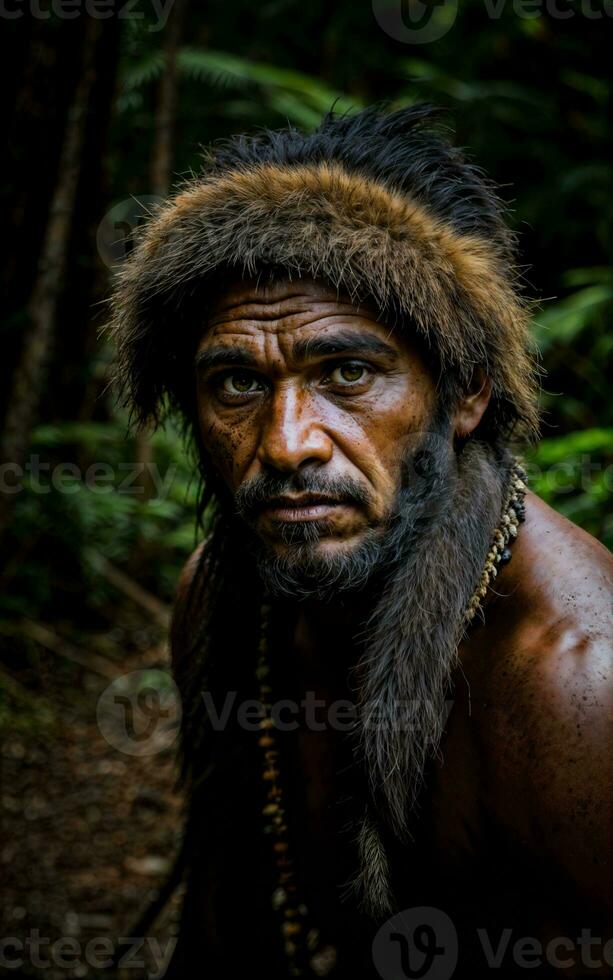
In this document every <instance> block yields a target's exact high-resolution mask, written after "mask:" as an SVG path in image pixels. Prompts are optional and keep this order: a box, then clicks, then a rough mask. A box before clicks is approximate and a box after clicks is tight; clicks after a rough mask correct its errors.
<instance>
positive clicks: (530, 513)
mask: <svg viewBox="0 0 613 980" xmlns="http://www.w3.org/2000/svg"><path fill="white" fill-rule="evenodd" d="M515 548H517V551H516V552H515V553H514V554H513V557H512V559H511V562H510V563H509V566H508V569H505V571H504V572H503V573H502V574H501V576H500V579H499V584H498V585H497V592H498V593H499V594H498V595H497V596H496V598H495V601H493V602H491V603H490V607H489V609H488V620H489V623H488V625H487V626H486V627H485V628H484V630H483V637H482V638H481V640H480V642H479V643H478V645H477V650H478V662H479V663H480V664H481V665H482V667H481V670H477V671H475V677H476V681H477V683H476V690H477V691H478V692H479V695H480V698H481V705H482V708H483V706H485V708H484V710H482V711H481V713H480V714H481V725H480V727H481V728H482V730H483V732H485V733H486V734H487V737H488V739H489V745H488V750H487V754H488V758H489V767H490V774H491V784H490V785H491V788H492V795H493V799H494V800H495V801H496V804H495V805H496V806H497V808H498V811H499V816H500V819H501V820H502V821H505V820H509V821H510V824H512V825H513V826H514V827H515V828H521V833H522V834H523V837H524V839H526V840H528V839H530V838H532V839H533V841H538V845H537V846H538V847H539V849H540V851H542V852H544V853H549V854H550V855H551V856H552V858H555V860H556V862H560V861H562V862H563V863H568V864H570V865H572V872H573V876H574V877H575V878H576V879H577V880H578V879H579V878H581V877H582V876H583V877H585V876H586V875H591V876H592V878H593V877H594V876H596V878H598V871H599V869H600V868H602V866H603V865H602V862H603V861H604V862H606V860H607V859H613V853H612V852H613V761H612V760H613V754H612V753H611V745H612V744H613V608H612V607H613V602H612V594H613V560H612V558H611V555H610V554H609V552H608V551H607V550H606V549H605V548H604V547H603V546H602V545H601V544H600V543H599V542H598V541H596V540H595V539H594V538H592V537H591V536H590V535H588V534H586V533H585V532H584V531H582V530H581V529H580V528H578V527H576V526H575V525H573V524H572V523H571V522H570V521H567V520H566V519H565V518H564V517H561V516H560V515H559V514H557V513H555V512H554V511H553V510H552V509H551V508H550V507H548V506H547V505H546V504H545V503H543V502H542V501H540V500H539V499H538V498H536V497H535V496H534V495H533V494H531V495H530V499H529V500H527V507H526V523H525V524H524V525H522V527H521V528H520V532H519V536H518V538H517V541H516V542H515V543H514V545H513V549H515ZM563 852H564V853H563ZM607 880H608V879H607ZM592 886H593V887H595V888H596V891H598V890H599V888H600V887H602V888H605V887H610V884H609V885H606V883H605V880H604V877H603V878H602V880H601V882H600V884H598V882H595V881H592Z"/></svg>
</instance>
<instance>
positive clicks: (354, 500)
mask: <svg viewBox="0 0 613 980" xmlns="http://www.w3.org/2000/svg"><path fill="white" fill-rule="evenodd" d="M296 493H313V494H321V495H322V496H324V497H327V498H329V499H330V500H331V501H332V502H334V503H337V504H355V505H356V506H358V507H364V506H366V505H368V504H369V503H370V501H371V495H370V493H369V491H368V490H367V489H366V488H365V487H364V486H363V484H362V483H360V481H359V480H356V479H354V478H353V477H350V476H325V475H324V474H323V473H317V472H313V471H311V472H307V471H305V472H304V473H292V474H289V475H287V476H281V475H276V474H273V473H270V474H269V473H260V474H259V475H258V476H254V477H253V478H252V479H251V480H249V481H248V482H247V483H245V484H243V485H242V486H241V487H239V488H238V490H237V491H236V492H235V494H234V504H235V506H236V510H237V512H238V514H239V516H240V517H242V518H243V520H246V521H248V522H250V521H253V519H254V518H255V517H257V515H258V513H259V512H260V511H261V510H263V508H265V507H267V506H268V505H269V504H271V503H272V502H273V501H274V500H275V498H277V497H283V496H285V495H286V494H296Z"/></svg>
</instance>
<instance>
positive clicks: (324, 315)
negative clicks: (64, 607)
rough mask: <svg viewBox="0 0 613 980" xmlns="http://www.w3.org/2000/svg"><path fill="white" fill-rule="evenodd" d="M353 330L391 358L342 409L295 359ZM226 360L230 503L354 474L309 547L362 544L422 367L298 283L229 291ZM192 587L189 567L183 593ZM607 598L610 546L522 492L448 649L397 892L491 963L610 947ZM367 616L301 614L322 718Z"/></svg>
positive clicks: (305, 744) (303, 747)
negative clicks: (436, 732) (232, 383)
mask: <svg viewBox="0 0 613 980" xmlns="http://www.w3.org/2000/svg"><path fill="white" fill-rule="evenodd" d="M349 327H351V328H352V329H354V330H355V331H356V332H357V333H359V334H366V335H368V336H369V337H375V338H378V339H380V340H383V341H385V342H386V343H388V344H390V345H391V346H392V348H394V350H395V352H396V358H395V360H394V361H393V363H391V362H390V361H385V359H384V358H381V359H379V360H377V359H375V368H376V370H375V372H374V374H373V376H372V377H369V380H368V383H366V384H365V385H364V387H363V389H359V387H358V388H356V389H355V390H354V391H353V393H351V394H349V395H347V394H344V393H339V392H337V391H334V390H332V389H331V388H330V387H329V386H328V385H327V384H326V383H323V381H322V378H323V377H324V372H323V361H324V360H325V362H326V363H325V367H326V370H327V369H328V368H329V367H330V363H329V362H330V359H329V358H325V359H321V358H315V359H309V358H303V359H297V358H296V357H295V356H294V353H293V347H294V345H295V343H296V341H297V340H300V339H306V338H308V337H311V336H315V335H317V336H321V335H322V334H333V333H334V332H335V331H337V330H338V329H339V328H343V329H346V328H349ZM220 344H224V345H227V346H228V347H230V348H238V347H241V348H243V347H244V348H246V349H247V350H248V351H249V352H250V353H251V354H252V356H253V359H254V365H255V367H254V368H250V370H255V372H256V373H257V375H258V377H260V378H261V379H263V382H264V387H263V389H262V390H258V392H257V393H256V394H254V395H253V396H250V397H249V398H248V399H246V400H245V401H244V402H240V401H237V402H232V403H230V402H226V403H224V402H223V400H219V398H217V397H216V396H215V395H214V390H213V388H212V387H211V377H210V376H209V375H208V373H205V374H204V375H202V376H201V377H200V380H199V395H198V397H199V405H200V422H201V428H202V435H203V440H204V444H205V446H206V448H207V450H208V452H209V453H210V456H211V459H212V460H213V462H214V463H215V464H216V466H217V467H218V469H219V471H220V473H221V474H222V476H223V479H224V480H225V481H226V483H227V485H228V487H230V488H231V489H232V490H235V489H237V488H238V487H239V486H240V485H241V484H242V483H243V482H244V481H245V480H248V479H250V478H251V477H253V476H255V475H257V474H259V473H261V472H263V471H266V470H274V471H276V472H287V473H291V472H296V471H297V470H299V469H300V467H302V466H316V467H322V468H323V469H325V471H326V472H327V473H330V474H334V475H351V476H353V477H355V478H357V479H359V480H360V481H361V482H362V484H363V485H364V486H365V487H366V488H367V489H368V490H369V491H370V493H371V497H372V503H371V505H370V506H369V507H368V508H365V509H360V508H351V507H348V508H340V509H339V512H338V513H337V514H336V516H335V517H334V520H335V525H334V533H333V534H331V535H330V536H328V537H326V538H324V539H322V541H321V543H320V545H319V547H321V548H329V549H334V548H348V547H353V546H355V545H356V544H357V543H358V542H359V541H360V539H361V536H362V535H363V534H364V532H365V529H366V527H367V526H369V525H370V526H377V524H378V522H380V521H381V520H382V519H383V518H384V516H385V514H386V512H387V510H388V508H389V506H390V504H391V501H392V499H393V495H394V493H395V490H396V487H397V483H398V476H399V460H400V458H401V455H402V449H403V447H404V446H405V445H406V442H407V441H408V440H410V439H412V438H415V437H416V435H417V434H418V433H419V432H420V431H422V430H423V428H424V426H425V425H426V424H427V419H428V417H429V414H430V412H431V410H432V407H433V405H434V398H435V386H434V380H433V378H432V377H431V376H430V374H429V372H428V370H427V368H426V366H425V365H424V363H423V361H422V359H421V358H420V356H419V354H418V353H417V351H416V350H414V349H413V348H412V347H411V346H410V345H409V344H408V343H407V342H406V341H404V340H402V339H401V338H399V337H398V336H395V335H394V334H393V333H392V332H391V331H390V330H389V329H388V328H387V327H386V326H385V325H384V324H382V323H380V322H378V321H377V319H376V316H375V314H374V313H373V312H372V311H369V310H366V309H362V310H359V311H357V310H356V309H355V307H353V306H352V305H351V304H350V303H348V302H342V303H339V302H337V297H336V294H335V293H333V292H331V291H330V290H328V289H327V288H326V287H323V286H321V285H320V284H317V283H310V282H307V281H304V280H301V281H300V282H299V283H294V284H290V285H288V284H277V285H276V286H275V287H274V288H270V289H268V290H266V291H263V290H261V289H255V287H254V284H252V283H246V284H243V285H237V286H235V287H233V288H231V289H230V290H229V291H228V292H227V293H226V294H225V295H224V296H223V297H222V298H221V300H220V302H219V303H218V304H217V307H216V309H215V310H214V313H213V317H212V319H211V321H210V323H209V324H208V326H207V329H206V331H205V332H204V334H203V336H202V339H201V343H200V346H199V352H203V351H207V350H208V351H210V350H212V349H214V348H215V347H217V346H219V345H220ZM343 356H344V357H345V360H346V356H345V355H343ZM331 360H332V361H334V362H336V360H337V359H336V358H332V359H331ZM370 360H371V361H372V360H373V359H372V358H371V359H370ZM215 370H216V371H217V370H218V368H216V369H215ZM232 370H237V368H236V367H235V366H232ZM350 373H351V372H350ZM477 382H478V383H476V384H475V386H474V390H471V391H470V392H468V393H467V395H466V397H465V399H464V401H463V402H462V404H461V405H460V406H459V408H458V410H457V412H456V415H455V416H454V419H453V425H452V428H451V431H450V433H449V439H450V448H451V440H452V439H453V436H454V434H457V433H468V432H471V431H472V430H473V429H474V428H475V426H476V425H477V424H478V422H479V420H480V418H481V416H482V414H483V412H484V411H485V408H486V406H487V402H488V399H489V394H490V386H489V384H488V382H487V381H486V380H484V379H483V378H481V379H480V380H479V379H478V378H477ZM258 531H259V533H260V534H261V536H262V538H263V539H264V540H265V541H267V543H268V544H269V546H270V547H271V548H274V549H281V548H282V547H283V545H282V543H281V542H280V541H278V540H277V539H276V538H275V535H274V532H273V529H272V528H271V527H270V526H267V524H266V522H265V521H263V522H262V523H261V524H260V525H258ZM191 567H193V562H192V563H191ZM188 579H189V570H188V571H186V573H185V575H184V578H183V582H182V585H181V587H180V592H181V590H182V589H184V588H185V586H186V584H187V581H188ZM612 582H613V561H612V560H611V556H610V555H609V554H608V552H607V551H606V549H604V548H603V547H602V546H601V545H600V544H599V543H598V542H597V541H595V539H593V538H591V537H590V536H589V535H587V534H586V533H585V532H583V531H582V530H580V529H579V528H577V527H576V526H575V525H573V524H571V523H570V522H569V521H567V520H566V519H565V518H563V517H562V516H560V515H559V514H557V513H555V512H554V511H553V510H552V509H551V508H550V507H548V506H547V505H546V504H545V503H544V502H543V501H541V500H539V499H538V498H537V497H536V496H535V495H534V494H532V493H530V492H529V493H528V494H527V497H526V522H525V524H523V525H522V526H521V528H520V532H519V536H518V538H517V540H516V541H515V542H514V544H513V548H512V560H511V562H510V563H509V564H508V565H507V566H506V567H505V568H504V569H503V570H502V571H501V573H500V575H499V576H498V578H497V579H496V581H495V584H494V588H493V590H492V592H490V593H489V594H488V597H487V599H486V600H485V623H484V624H482V625H479V624H477V625H476V626H475V628H473V629H472V631H471V632H470V634H469V636H468V638H467V639H466V640H465V641H464V642H463V643H462V645H461V647H460V650H459V655H460V667H459V668H458V670H457V671H456V672H455V674H454V677H453V692H452V695H451V696H452V697H453V701H454V705H453V710H452V711H451V714H450V716H449V721H448V725H447V730H446V734H445V736H444V739H443V743H442V746H441V756H440V758H439V759H438V760H437V761H436V762H435V763H434V764H433V766H432V769H431V773H430V779H429V783H428V791H427V793H426V795H425V796H424V798H423V801H422V804H421V812H422V815H423V818H422V822H421V824H420V827H419V829H418V836H417V838H416V847H415V849H414V852H413V857H412V858H411V861H410V866H408V867H405V866H404V863H402V862H405V861H406V856H403V855H402V853H400V854H399V856H398V863H397V864H396V866H395V875H396V878H397V880H398V881H400V882H401V883H402V882H406V889H405V891H404V893H403V894H404V906H407V907H408V906H410V905H428V904H431V905H434V906H436V907H438V908H447V909H448V910H449V912H450V914H451V915H452V918H454V921H456V925H457V926H458V929H461V927H462V926H466V928H467V932H466V936H468V934H469V933H470V934H471V935H473V934H474V929H473V926H474V924H475V923H476V924H477V925H478V924H481V925H490V926H491V928H492V929H493V930H494V932H493V933H492V934H491V936H490V941H491V943H492V944H493V945H494V947H495V946H496V944H497V943H498V941H499V938H500V930H501V929H504V928H510V929H513V930H514V933H513V939H512V942H514V941H515V940H516V939H518V938H522V937H526V936H532V937H536V938H537V939H538V940H539V941H540V942H542V943H543V944H546V943H547V942H549V941H550V940H551V939H553V938H555V937H560V936H567V937H571V938H573V939H574V940H576V938H577V937H578V936H580V935H581V930H582V929H583V928H587V929H591V930H592V932H593V933H594V934H598V933H599V932H600V934H602V935H603V936H604V937H605V938H606V937H609V938H610V937H611V936H612V935H613V762H612V760H613V751H612V749H613V651H612V648H611V635H612V634H613V629H612V627H613V621H612V610H611V591H612V589H611V586H612ZM360 613H363V610H360V609H359V608H354V607H352V605H351V600H350V599H348V600H344V601H343V602H342V603H341V602H339V603H338V605H335V604H328V605H327V606H326V607H322V606H319V605H318V604H317V603H305V604H303V605H302V608H301V611H300V614H299V616H298V620H297V626H296V632H295V650H294V656H295V660H294V661H293V664H292V669H293V670H294V671H295V675H296V678H297V683H298V686H300V685H302V690H307V689H308V690H312V691H315V692H316V694H317V696H321V697H324V698H326V699H327V700H328V701H332V700H334V699H335V698H343V697H346V696H347V691H346V689H345V688H344V687H343V683H342V675H343V670H344V667H345V666H346V665H347V664H348V663H351V662H352V660H353V657H354V651H355V648H354V646H353V639H352V634H351V628H350V627H351V624H352V623H353V622H355V621H356V619H357V618H358V616H359V614H360ZM333 740H334V732H326V733H321V732H309V731H304V732H301V733H300V736H299V738H298V746H299V747H298V755H297V759H296V766H295V769H294V778H295V785H294V786H292V787H290V791H291V792H296V793H299V792H304V794H305V798H306V807H307V812H308V819H309V821H310V826H311V827H312V833H313V835H314V837H315V838H316V840H317V848H316V851H317V853H318V854H319V855H320V859H319V862H318V867H317V869H316V872H314V873H316V874H317V875H321V876H322V879H323V877H325V870H326V865H327V864H330V863H331V862H332V858H333V854H334V849H335V846H336V841H335V840H330V839H329V838H327V837H326V831H325V827H326V813H327V812H328V808H329V806H330V803H331V801H332V800H333V799H334V793H335V779H336V774H335V768H334V764H333V762H332V761H331V760H332V758H333V744H332V743H333ZM288 778H291V774H290V775H289V776H288ZM404 906H401V907H404ZM203 914H204V913H203ZM462 915H464V916H465V920H464V921H462V920H461V917H462ZM471 930H472V932H471ZM496 930H498V931H496ZM461 938H462V937H461ZM464 938H465V937H464ZM462 941H464V939H462ZM577 950H579V952H577ZM601 950H602V947H600V951H601ZM554 953H555V951H554ZM556 955H559V957H561V958H562V959H563V960H564V961H565V966H564V969H560V970H558V971H557V972H555V971H554V973H552V974H551V975H565V976H570V977H579V976H609V977H610V976H613V967H610V966H607V964H606V963H605V964H604V965H602V966H601V967H600V968H589V969H586V968H585V964H582V963H581V961H580V947H577V946H575V951H574V952H571V953H569V952H568V951H567V949H566V948H561V949H559V950H558V951H557V954H556ZM612 960H613V957H612ZM477 962H480V963H481V964H482V963H483V960H482V959H481V960H479V956H477ZM532 973H533V974H536V975H538V976H540V975H541V972H540V971H539V970H532ZM523 974H524V971H523V970H521V971H520V972H519V974H518V975H520V976H523ZM456 975H457V976H461V975H462V976H463V974H461V973H458V974H456ZM469 975H471V977H472V976H476V975H477V974H475V973H470V974H469ZM504 975H505V976H507V974H506V973H505V974H504ZM547 975H548V974H547Z"/></svg>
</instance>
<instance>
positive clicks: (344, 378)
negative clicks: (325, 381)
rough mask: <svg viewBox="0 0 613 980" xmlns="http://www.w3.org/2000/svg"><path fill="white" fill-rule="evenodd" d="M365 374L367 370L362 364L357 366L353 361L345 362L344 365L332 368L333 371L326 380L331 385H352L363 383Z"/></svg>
mask: <svg viewBox="0 0 613 980" xmlns="http://www.w3.org/2000/svg"><path fill="white" fill-rule="evenodd" d="M366 374H367V368H366V366H365V365H364V364H359V363H357V362H355V361H347V362H346V363H344V364H339V366H338V367H336V368H334V370H333V371H331V372H330V374H329V375H328V378H329V380H330V381H331V382H332V384H337V385H354V384H357V383H358V382H359V381H364V379H365V377H366Z"/></svg>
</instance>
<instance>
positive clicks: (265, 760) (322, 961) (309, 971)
mask: <svg viewBox="0 0 613 980" xmlns="http://www.w3.org/2000/svg"><path fill="white" fill-rule="evenodd" d="M525 481H526V472H525V470H524V468H523V466H522V465H521V464H520V462H519V461H518V460H515V461H514V463H513V465H512V467H511V472H510V480H509V485H508V488H507V492H506V495H505V498H504V502H503V507H502V515H501V519H500V523H499V524H498V527H497V528H496V530H495V531H494V534H493V538H492V544H491V547H490V550H489V551H488V553H487V557H486V561H485V565H484V568H483V572H482V573H481V577H480V579H479V582H478V583H477V586H476V588H475V591H474V592H473V594H472V596H471V599H470V601H469V603H468V605H467V607H466V612H465V613H464V619H463V625H464V626H465V627H466V626H468V624H469V623H470V622H471V621H472V620H473V619H474V617H475V615H476V613H477V611H478V609H479V608H480V606H481V601H482V599H484V598H485V596H486V594H487V590H488V587H489V585H490V583H491V582H492V581H493V579H495V578H496V576H497V574H498V567H499V566H500V565H505V564H507V562H508V561H510V559H511V552H510V550H509V548H508V545H509V544H510V543H511V540H512V539H513V538H516V537H517V531H518V527H519V524H520V523H521V522H522V521H523V520H524V519H525V506H524V497H525V493H526V489H527V487H526V482H525ZM269 618H270V606H269V605H268V604H266V603H264V604H263V605H262V608H261V630H260V639H259V645H258V661H257V667H256V678H257V680H258V683H259V701H260V703H261V705H262V709H263V715H262V718H261V719H260V722H259V736H258V744H259V746H260V748H261V750H262V779H263V780H264V784H265V786H266V788H267V801H266V804H265V806H264V808H263V815H264V818H265V825H264V831H265V833H267V834H268V835H270V836H271V837H272V840H273V844H272V850H273V857H274V861H275V865H276V869H277V875H278V878H277V882H278V883H277V887H276V888H275V890H274V891H273V894H272V907H273V909H274V911H275V913H276V914H277V915H278V917H279V919H280V930H281V937H282V941H283V948H284V951H285V956H286V959H287V965H288V972H289V976H295V977H304V976H318V977H325V976H328V974H329V973H330V972H331V971H332V970H333V969H334V966H335V964H336V950H335V948H334V947H333V946H330V945H324V946H322V945H321V943H320V936H319V932H318V930H317V929H316V928H315V927H313V926H311V927H309V910H308V908H307V907H306V905H305V904H304V902H303V901H302V900H301V898H300V895H299V893H298V888H297V884H296V875H295V871H294V862H293V859H292V857H291V854H290V847H289V843H288V827H287V822H286V810H285V807H284V800H283V790H282V786H281V778H280V772H279V759H280V757H279V749H278V745H277V741H276V737H275V725H274V720H273V718H272V715H271V710H272V704H271V694H272V688H271V686H270V661H269V651H268V625H269Z"/></svg>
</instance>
